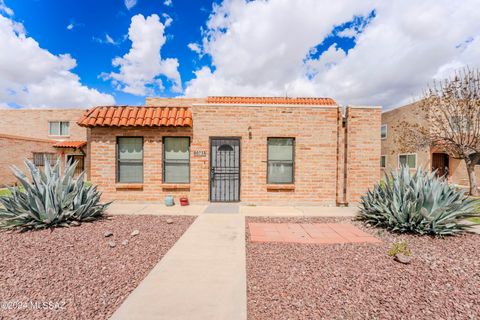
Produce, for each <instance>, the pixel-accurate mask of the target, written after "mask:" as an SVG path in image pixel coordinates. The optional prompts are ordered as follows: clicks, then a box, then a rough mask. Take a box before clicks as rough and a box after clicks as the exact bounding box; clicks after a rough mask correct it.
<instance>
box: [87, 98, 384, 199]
mask: <svg viewBox="0 0 480 320" xmlns="http://www.w3.org/2000/svg"><path fill="white" fill-rule="evenodd" d="M170 100H172V99H169V101H170ZM202 101H205V100H197V99H195V100H194V101H191V103H193V104H192V105H191V110H192V115H193V128H190V127H173V128H170V127H168V128H163V127H160V128H158V127H156V128H150V127H93V128H91V129H89V138H88V141H89V145H88V148H89V149H88V153H89V154H90V155H91V180H92V182H93V183H94V184H97V185H98V186H99V189H100V190H101V191H102V192H103V197H104V198H105V199H108V200H122V201H153V202H163V200H164V197H165V196H166V195H173V196H174V197H175V198H176V200H177V202H178V197H179V196H182V195H186V196H188V197H189V200H190V201H191V202H194V203H204V202H208V201H209V190H210V189H209V188H210V178H209V177H210V158H209V155H210V138H211V137H236V138H240V149H241V156H240V161H241V169H240V172H241V176H240V179H241V183H240V200H241V201H242V202H245V203H255V204H262V203H270V204H272V203H275V204H320V205H331V206H333V205H336V204H339V203H345V202H348V203H354V202H357V201H358V200H359V197H360V195H362V194H363V193H364V192H365V191H366V190H367V189H368V188H369V187H371V186H372V185H373V183H375V182H378V179H379V172H380V171H379V157H380V141H379V139H380V138H379V137H378V134H377V133H378V130H379V128H380V115H381V112H380V109H379V108H347V112H346V115H347V117H346V126H345V127H344V125H343V117H342V114H341V109H340V108H338V107H336V106H323V107H322V106H283V105H282V106H275V105H273V106H272V105H263V106H255V105H252V106H246V105H213V104H207V103H204V102H202ZM147 105H164V104H163V99H149V100H147ZM174 105H177V104H174ZM181 105H183V106H185V101H183V102H182V104H181ZM119 136H141V137H143V138H144V149H143V152H144V161H143V165H144V181H143V183H142V184H119V183H116V140H117V137H119ZM165 136H188V137H190V139H191V146H190V183H189V184H164V183H163V182H162V170H163V168H162V167H163V164H162V158H163V154H162V153H163V150H162V148H163V144H162V141H163V137H165ZM273 137H288V138H294V139H295V171H294V177H295V181H294V183H293V184H291V185H269V184H267V176H266V175H267V138H273ZM345 143H346V144H347V145H345ZM350 162H354V163H350ZM344 181H347V183H346V185H345V183H344ZM345 192H346V194H345Z"/></svg>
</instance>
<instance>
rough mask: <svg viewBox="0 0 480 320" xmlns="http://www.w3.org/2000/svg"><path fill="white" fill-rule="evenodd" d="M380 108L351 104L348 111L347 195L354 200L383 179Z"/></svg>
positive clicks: (349, 200)
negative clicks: (381, 169) (381, 175)
mask: <svg viewBox="0 0 480 320" xmlns="http://www.w3.org/2000/svg"><path fill="white" fill-rule="evenodd" d="M380 121H381V108H370V107H350V108H347V112H346V138H345V139H346V164H347V165H346V198H347V201H348V202H349V203H355V202H358V201H359V200H360V197H361V196H362V195H364V194H365V192H366V191H367V190H368V188H371V187H372V186H373V185H374V184H375V183H378V181H379V180H380V171H379V167H380V151H381V145H380V134H379V132H380Z"/></svg>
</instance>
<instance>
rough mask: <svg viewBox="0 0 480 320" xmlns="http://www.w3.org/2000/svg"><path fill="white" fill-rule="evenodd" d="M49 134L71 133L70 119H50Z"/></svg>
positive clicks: (61, 134) (62, 134)
mask: <svg viewBox="0 0 480 320" xmlns="http://www.w3.org/2000/svg"><path fill="white" fill-rule="evenodd" d="M48 130H49V131H48V134H49V135H51V136H68V135H70V122H68V121H50V122H49V129H48Z"/></svg>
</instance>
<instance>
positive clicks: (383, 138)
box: [380, 124, 388, 140]
mask: <svg viewBox="0 0 480 320" xmlns="http://www.w3.org/2000/svg"><path fill="white" fill-rule="evenodd" d="M383 128H385V137H382V129H383ZM387 137H388V125H387V124H382V125H381V126H380V139H381V140H386V139H387Z"/></svg>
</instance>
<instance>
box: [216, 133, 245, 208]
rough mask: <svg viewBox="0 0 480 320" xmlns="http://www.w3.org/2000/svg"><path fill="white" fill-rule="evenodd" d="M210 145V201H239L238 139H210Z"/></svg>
mask: <svg viewBox="0 0 480 320" xmlns="http://www.w3.org/2000/svg"><path fill="white" fill-rule="evenodd" d="M210 147H211V150H210V201H212V202H235V201H240V139H235V138H215V139H211V141H210Z"/></svg>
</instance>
